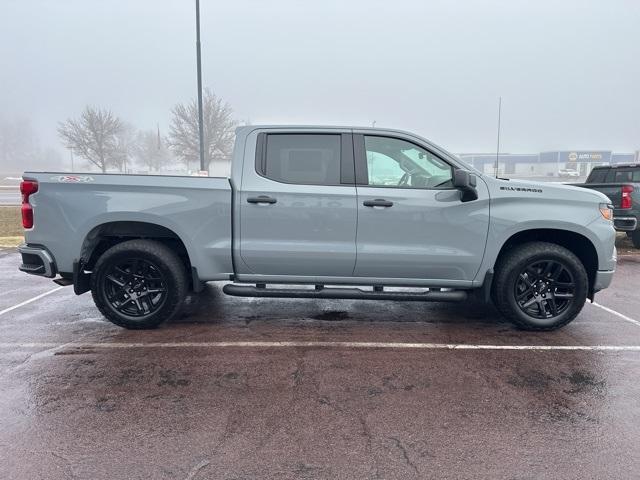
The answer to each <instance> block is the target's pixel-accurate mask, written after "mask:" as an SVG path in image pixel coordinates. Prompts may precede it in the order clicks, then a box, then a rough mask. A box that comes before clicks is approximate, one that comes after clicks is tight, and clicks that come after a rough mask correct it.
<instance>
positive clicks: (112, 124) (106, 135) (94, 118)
mask: <svg viewBox="0 0 640 480" xmlns="http://www.w3.org/2000/svg"><path fill="white" fill-rule="evenodd" d="M124 128H125V127H124V126H123V123H122V120H120V119H119V118H118V117H116V116H115V115H113V114H112V113H111V111H109V110H106V109H100V108H95V107H91V106H87V107H86V108H85V109H84V111H83V112H82V114H81V115H80V118H78V119H71V118H70V119H68V120H67V121H66V122H61V123H60V124H59V125H58V134H59V135H60V137H61V138H62V140H63V141H64V143H65V146H66V147H67V148H72V149H73V152H74V153H75V154H77V155H79V156H81V157H83V158H85V159H87V160H88V161H89V162H91V163H92V164H94V165H95V166H97V167H98V168H100V170H102V172H103V173H104V172H106V171H107V167H108V166H111V165H114V166H118V165H119V162H121V161H122V154H121V152H120V150H119V149H120V148H121V145H119V142H118V135H120V134H121V133H122V132H123V130H124Z"/></svg>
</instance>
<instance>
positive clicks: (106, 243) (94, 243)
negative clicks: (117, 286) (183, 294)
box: [74, 220, 202, 293]
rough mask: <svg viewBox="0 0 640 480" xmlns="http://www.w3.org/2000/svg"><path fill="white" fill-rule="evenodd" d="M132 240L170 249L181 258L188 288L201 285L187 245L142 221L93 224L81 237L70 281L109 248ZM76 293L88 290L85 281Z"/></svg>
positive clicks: (168, 231) (167, 231) (169, 231)
mask: <svg viewBox="0 0 640 480" xmlns="http://www.w3.org/2000/svg"><path fill="white" fill-rule="evenodd" d="M132 239H148V240H155V241H158V242H160V243H162V244H164V245H166V246H168V247H169V248H171V249H172V250H173V251H174V252H176V254H177V255H178V256H179V257H180V259H181V260H182V263H183V264H184V267H185V271H186V272H187V275H188V277H189V278H190V288H192V289H193V290H195V291H199V290H200V289H201V287H202V285H201V282H200V280H199V278H198V273H197V270H196V268H195V267H194V266H193V264H192V261H193V259H192V257H191V255H190V254H189V250H188V248H187V245H186V244H185V242H184V241H183V239H182V238H181V237H180V236H179V235H178V234H177V233H176V232H175V231H173V230H172V229H170V228H168V227H166V226H164V225H159V224H157V223H153V222H146V221H131V220H124V221H109V222H104V223H101V224H99V225H96V226H95V227H93V228H92V229H91V230H90V231H89V232H88V233H87V234H86V235H85V237H84V239H83V241H82V246H81V249H80V259H79V261H78V262H77V263H78V266H74V284H75V281H76V278H78V277H81V276H83V274H82V272H83V271H84V270H89V271H90V270H91V269H92V268H93V267H94V265H95V263H96V262H97V260H98V258H100V256H101V255H102V254H103V253H104V252H106V251H107V250H108V249H109V248H111V247H113V246H114V245H117V244H119V243H122V242H125V241H127V240H132ZM82 283H83V286H81V287H79V288H78V289H77V290H76V293H83V292H84V291H87V290H88V282H87V281H86V280H85V281H84V282H82Z"/></svg>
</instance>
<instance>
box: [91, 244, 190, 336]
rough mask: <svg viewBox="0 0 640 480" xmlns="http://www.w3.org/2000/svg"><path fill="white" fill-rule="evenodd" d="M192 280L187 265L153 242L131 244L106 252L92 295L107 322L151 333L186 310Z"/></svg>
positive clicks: (98, 266)
mask: <svg viewBox="0 0 640 480" xmlns="http://www.w3.org/2000/svg"><path fill="white" fill-rule="evenodd" d="M187 288H188V279H187V275H186V271H185V267H184V264H183V263H182V261H181V260H180V258H179V257H178V256H177V255H176V254H175V253H173V252H172V251H171V249H169V248H168V247H167V246H165V245H163V244H162V243H160V242H156V241H153V240H128V241H126V242H122V243H119V244H117V245H115V246H113V247H111V248H110V249H109V250H107V251H106V252H104V253H103V254H102V256H100V258H99V259H98V261H97V262H96V265H95V267H94V269H93V273H92V275H91V295H92V296H93V301H94V302H95V304H96V307H98V310H100V312H101V313H102V315H104V316H105V318H107V320H109V321H111V322H112V323H114V324H116V325H118V326H120V327H124V328H129V329H138V330H139V329H150V328H156V327H158V326H159V325H160V324H161V323H162V322H164V321H166V320H169V319H170V318H171V317H173V316H174V315H175V314H176V313H177V312H178V311H179V310H180V307H181V306H182V303H183V301H184V298H185V296H186V293H187Z"/></svg>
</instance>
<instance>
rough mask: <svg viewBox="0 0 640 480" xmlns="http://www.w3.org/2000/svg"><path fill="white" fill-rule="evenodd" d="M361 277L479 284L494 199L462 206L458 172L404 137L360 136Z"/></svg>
mask: <svg viewBox="0 0 640 480" xmlns="http://www.w3.org/2000/svg"><path fill="white" fill-rule="evenodd" d="M354 150H355V155H356V178H357V183H358V185H357V191H358V229H357V230H358V231H357V245H356V248H357V262H356V269H355V275H356V276H359V277H382V278H415V279H433V280H453V281H460V280H468V281H470V280H473V279H474V277H475V276H476V273H477V272H478V269H479V268H480V263H481V261H482V257H483V254H484V249H485V244H486V239H487V229H488V226H489V195H488V190H487V187H486V185H485V184H484V182H482V181H478V194H479V198H478V199H477V200H474V201H469V202H464V203H463V202H462V201H461V193H460V192H459V191H458V190H456V189H454V188H453V186H452V176H453V173H452V172H453V166H452V165H450V164H449V163H447V162H446V161H445V160H443V159H442V158H440V157H439V156H437V155H435V154H433V153H432V152H430V151H429V150H427V148H423V147H422V146H420V145H418V144H416V143H413V142H412V141H409V140H408V139H403V138H400V137H392V136H383V135H360V134H358V135H354Z"/></svg>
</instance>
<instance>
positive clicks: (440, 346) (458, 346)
mask: <svg viewBox="0 0 640 480" xmlns="http://www.w3.org/2000/svg"><path fill="white" fill-rule="evenodd" d="M59 347H65V348H71V349H74V348H75V349H126V348H132V349H149V348H210V349H216V348H292V347H298V348H313V347H322V348H350V349H375V348H385V349H387V348H390V349H412V350H537V351H549V350H565V351H583V350H586V351H613V352H626V351H629V352H640V345H477V344H476V345H473V344H464V343H406V342H300V341H290V342H289V341H284V342H260V341H256V342H251V341H249V342H241V341H240V342H146V343H136V342H112V343H90V342H89V343H47V342H42V343H40V342H35V343H10V342H5V343H2V342H0V348H24V349H26V348H47V349H52V348H59Z"/></svg>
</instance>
